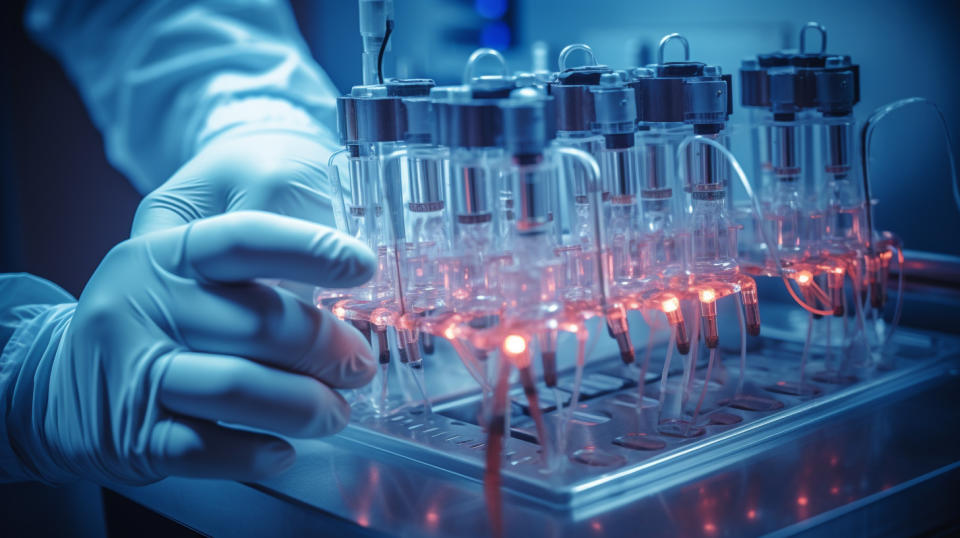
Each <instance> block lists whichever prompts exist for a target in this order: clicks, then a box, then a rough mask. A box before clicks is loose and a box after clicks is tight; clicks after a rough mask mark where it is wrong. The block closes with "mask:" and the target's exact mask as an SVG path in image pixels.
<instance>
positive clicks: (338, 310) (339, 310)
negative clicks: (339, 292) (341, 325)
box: [333, 306, 347, 319]
mask: <svg viewBox="0 0 960 538" xmlns="http://www.w3.org/2000/svg"><path fill="white" fill-rule="evenodd" d="M333 315H334V316H337V317H338V318H340V319H343V317H344V316H346V315H347V309H346V308H344V307H342V306H335V307H333Z"/></svg>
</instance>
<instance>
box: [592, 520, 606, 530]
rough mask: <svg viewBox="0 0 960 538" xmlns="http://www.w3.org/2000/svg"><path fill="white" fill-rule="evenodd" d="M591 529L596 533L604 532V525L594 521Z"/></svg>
mask: <svg viewBox="0 0 960 538" xmlns="http://www.w3.org/2000/svg"><path fill="white" fill-rule="evenodd" d="M590 528H591V529H593V531H594V532H603V523H600V522H599V521H597V520H593V521H591V522H590Z"/></svg>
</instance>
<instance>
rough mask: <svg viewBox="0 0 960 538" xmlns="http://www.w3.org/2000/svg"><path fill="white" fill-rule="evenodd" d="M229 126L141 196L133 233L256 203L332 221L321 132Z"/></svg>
mask: <svg viewBox="0 0 960 538" xmlns="http://www.w3.org/2000/svg"><path fill="white" fill-rule="evenodd" d="M261 128H262V127H261V126H256V125H254V126H251V130H244V129H243V128H239V129H235V130H234V131H231V132H229V133H225V134H222V135H220V136H218V137H217V138H215V139H214V140H213V141H212V142H210V143H208V144H207V145H205V146H204V147H203V148H202V149H201V150H200V151H199V152H198V153H197V155H196V156H194V157H193V158H192V159H191V160H190V161H188V162H187V163H186V164H184V165H183V166H182V167H181V168H180V169H179V170H178V171H177V172H176V173H175V174H174V175H173V176H172V177H171V178H170V179H169V180H167V182H166V183H164V184H163V185H161V186H160V187H158V188H157V189H156V190H154V191H153V192H151V193H150V194H148V195H147V196H145V197H144V199H143V201H142V202H141V203H140V206H139V208H138V209H137V214H136V216H135V218H134V221H133V231H132V236H137V235H141V234H144V233H149V232H153V231H156V230H162V229H165V228H170V227H173V226H179V225H181V224H185V223H187V222H190V221H192V220H196V219H200V218H204V217H210V216H213V215H219V214H221V213H227V212H231V211H240V210H247V209H256V210H263V211H269V212H271V213H278V214H281V215H288V216H291V217H297V218H300V219H305V220H309V221H312V222H317V223H320V224H326V225H328V226H333V222H334V219H333V211H332V208H331V205H330V198H329V196H328V195H327V192H328V189H327V185H326V181H327V171H326V167H327V159H328V158H329V156H330V154H331V153H332V152H333V151H335V150H336V149H337V148H336V147H334V146H333V141H332V140H328V137H327V138H324V137H320V136H314V135H310V134H306V133H297V132H292V131H277V130H266V131H263V130H260V129H261Z"/></svg>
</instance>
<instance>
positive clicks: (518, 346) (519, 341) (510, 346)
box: [503, 334, 527, 355]
mask: <svg viewBox="0 0 960 538" xmlns="http://www.w3.org/2000/svg"><path fill="white" fill-rule="evenodd" d="M503 349H504V350H506V352H507V353H511V354H514V355H519V354H520V353H523V352H524V351H526V350H527V340H526V339H525V338H524V337H522V336H520V335H519V334H511V335H510V336H508V337H506V338H505V339H504V340H503Z"/></svg>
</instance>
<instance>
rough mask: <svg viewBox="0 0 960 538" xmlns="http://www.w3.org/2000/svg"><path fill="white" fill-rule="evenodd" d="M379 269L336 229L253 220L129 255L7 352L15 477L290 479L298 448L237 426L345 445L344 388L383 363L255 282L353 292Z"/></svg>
mask: <svg viewBox="0 0 960 538" xmlns="http://www.w3.org/2000/svg"><path fill="white" fill-rule="evenodd" d="M375 263H376V260H375V257H374V256H373V253H371V252H370V251H369V250H368V249H367V248H366V247H365V246H364V245H362V244H361V243H359V242H357V241H356V240H354V239H352V238H349V237H347V236H345V235H343V234H340V233H338V232H336V231H334V230H332V229H330V228H327V227H324V226H320V225H316V224H313V223H309V222H306V221H303V220H299V219H293V218H290V217H284V216H279V215H272V214H267V213H261V212H250V211H247V212H236V213H231V214H227V215H221V216H217V217H212V218H208V219H202V220H197V221H194V222H192V223H190V224H187V225H182V226H177V227H173V228H169V229H166V230H162V231H159V232H155V233H151V234H146V235H141V236H139V237H137V238H134V239H131V240H128V241H126V242H124V243H121V244H120V245H118V246H117V247H116V248H114V249H113V250H111V251H110V253H109V254H108V255H107V256H106V257H105V258H104V260H103V262H102V263H101V265H100V267H99V268H98V269H97V271H96V273H95V274H94V275H93V277H92V278H91V280H90V281H89V283H88V284H87V286H86V288H85V289H84V292H83V295H81V297H80V300H79V303H77V304H76V305H75V306H76V310H75V311H74V305H73V304H65V305H56V306H51V307H48V309H47V310H45V311H44V312H43V313H41V314H39V315H37V316H36V317H33V318H32V319H31V320H30V321H28V322H25V323H24V324H23V326H21V327H20V328H18V329H17V331H16V332H15V333H14V335H13V336H12V337H11V339H10V341H9V342H8V344H7V345H6V347H5V348H4V349H3V361H2V366H3V372H2V377H3V379H2V380H0V381H3V383H4V385H5V388H4V391H5V394H7V397H8V398H9V400H8V401H7V402H6V404H7V407H6V417H5V420H6V426H7V431H6V432H5V433H6V436H7V437H8V439H9V441H10V444H11V446H12V447H13V448H14V452H15V453H16V456H17V458H19V460H20V462H19V466H18V469H3V471H6V474H7V476H14V477H15V476H17V475H18V474H19V475H26V476H25V477H27V478H34V479H41V480H45V481H47V482H54V483H55V482H63V481H67V480H70V479H72V478H77V477H81V478H87V479H90V480H94V481H96V482H99V483H101V484H110V483H127V484H139V483H147V482H151V481H155V480H158V479H160V478H163V477H165V476H168V475H182V476H192V477H216V478H226V479H234V480H256V479H259V478H262V477H264V476H267V475H270V474H273V473H276V472H279V471H281V470H283V469H284V468H286V467H287V466H289V465H290V464H291V463H292V461H293V459H294V456H295V454H294V450H293V448H292V447H291V445H290V444H289V443H287V442H286V441H284V440H283V439H281V438H280V437H276V436H274V435H269V434H267V433H260V432H254V431H249V430H244V429H237V428H235V427H231V426H229V425H239V426H242V427H248V428H253V429H257V430H269V431H272V432H277V433H280V434H283V435H289V436H295V437H314V436H321V435H327V434H331V433H334V432H336V431H338V430H339V429H341V428H342V427H343V426H344V425H345V424H346V422H347V419H348V417H349V413H350V409H349V407H348V405H347V403H346V402H345V401H344V400H343V398H342V397H341V396H340V395H339V394H338V393H337V392H336V391H334V390H333V388H350V387H358V386H361V385H364V384H365V383H367V382H368V381H369V380H370V379H371V377H372V376H373V375H374V372H375V361H374V359H373V356H372V354H371V351H370V348H369V347H368V346H367V343H366V341H365V340H364V338H363V336H361V334H360V333H359V332H358V331H357V330H355V329H354V328H352V327H350V326H349V325H347V324H345V323H343V322H341V321H340V320H338V319H336V318H335V317H334V316H332V315H331V314H330V313H328V312H323V311H319V310H317V309H316V308H313V307H312V306H311V305H309V304H306V303H303V302H301V301H300V300H298V299H297V298H296V297H294V296H293V295H292V294H291V293H289V292H287V291H285V290H282V289H278V288H275V287H271V286H267V285H264V284H261V283H259V282H254V281H253V279H256V278H280V279H289V280H294V281H300V282H307V283H312V284H316V285H323V286H328V287H340V286H344V287H345V286H355V285H358V284H360V283H362V282H364V281H365V280H367V279H368V278H370V276H371V275H372V274H373V271H374V269H375V266H376V265H375ZM31 315H32V314H31Z"/></svg>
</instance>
